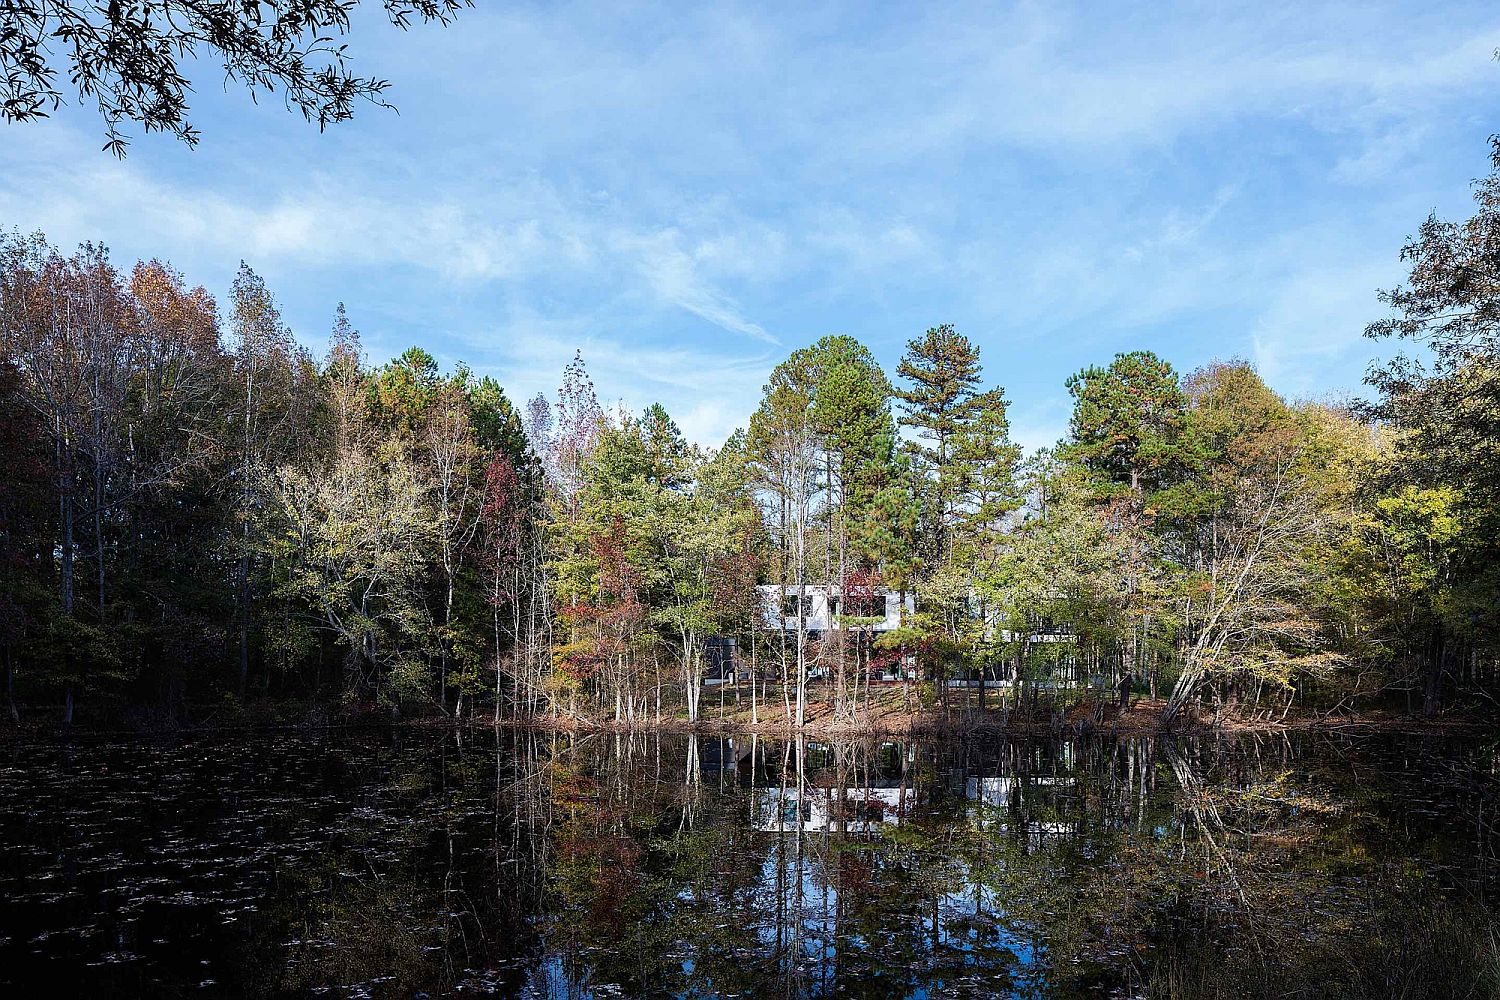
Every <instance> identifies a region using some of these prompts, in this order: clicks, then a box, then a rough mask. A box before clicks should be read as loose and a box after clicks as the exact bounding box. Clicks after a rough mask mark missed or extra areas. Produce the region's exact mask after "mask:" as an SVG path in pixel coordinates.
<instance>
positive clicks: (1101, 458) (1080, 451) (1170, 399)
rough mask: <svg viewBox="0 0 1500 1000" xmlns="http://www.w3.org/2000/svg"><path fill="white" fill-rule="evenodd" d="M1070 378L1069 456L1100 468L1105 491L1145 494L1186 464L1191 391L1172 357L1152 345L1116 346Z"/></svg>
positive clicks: (1101, 485)
mask: <svg viewBox="0 0 1500 1000" xmlns="http://www.w3.org/2000/svg"><path fill="white" fill-rule="evenodd" d="M1067 386H1068V392H1069V393H1071V394H1072V396H1073V399H1074V404H1073V423H1072V435H1073V440H1072V442H1071V443H1070V444H1069V445H1068V447H1067V449H1066V455H1065V456H1064V457H1065V458H1068V459H1071V460H1073V461H1078V462H1082V463H1083V464H1084V465H1085V466H1086V467H1087V468H1088V469H1089V470H1090V471H1092V472H1093V473H1095V474H1096V475H1097V476H1098V477H1099V479H1100V487H1101V489H1102V490H1103V491H1104V492H1105V493H1111V492H1117V491H1118V490H1119V489H1121V488H1128V489H1129V491H1130V492H1131V493H1132V494H1134V495H1135V497H1136V498H1137V499H1139V498H1141V497H1142V496H1144V495H1145V494H1146V493H1149V492H1152V491H1154V490H1159V489H1161V488H1163V487H1164V486H1167V485H1168V484H1169V483H1170V482H1171V481H1172V479H1173V478H1174V477H1175V476H1176V475H1177V474H1178V473H1180V472H1181V471H1183V469H1184V468H1185V467H1186V465H1187V463H1188V444H1189V442H1188V438H1187V436H1186V435H1185V433H1184V430H1185V424H1186V419H1187V398H1186V396H1185V395H1184V394H1183V391H1182V386H1181V385H1180V384H1179V383H1178V380H1177V373H1176V372H1175V371H1173V370H1172V366H1171V365H1170V364H1168V363H1167V362H1165V361H1163V360H1162V359H1161V358H1158V357H1157V356H1156V355H1155V354H1153V353H1151V352H1150V351H1132V352H1130V353H1129V354H1117V355H1115V359H1114V361H1112V362H1110V365H1109V367H1108V368H1099V367H1090V368H1086V369H1084V370H1083V371H1081V372H1079V373H1078V374H1076V375H1073V376H1071V377H1070V378H1069V379H1068V382H1067Z"/></svg>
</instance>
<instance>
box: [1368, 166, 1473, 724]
mask: <svg viewBox="0 0 1500 1000" xmlns="http://www.w3.org/2000/svg"><path fill="white" fill-rule="evenodd" d="M1491 144H1492V152H1491V169H1490V172H1489V173H1488V174H1487V175H1486V176H1484V177H1482V178H1480V179H1479V180H1478V181H1476V182H1475V184H1474V202H1475V206H1476V209H1475V212H1474V214H1473V216H1471V217H1470V218H1469V219H1467V220H1465V221H1463V222H1461V223H1453V222H1447V221H1443V220H1440V219H1438V218H1437V217H1436V216H1435V215H1433V216H1429V217H1428V218H1427V220H1426V221H1425V222H1424V223H1423V224H1422V227H1421V229H1420V230H1419V231H1418V233H1417V235H1416V236H1415V237H1412V238H1410V239H1408V241H1407V244H1406V246H1405V247H1403V248H1402V251H1401V259H1402V261H1403V262H1405V263H1406V264H1408V265H1409V266H1410V274H1409V276H1408V278H1407V281H1406V283H1405V284H1404V285H1400V286H1397V287H1396V288H1393V289H1389V290H1387V291H1384V292H1382V293H1381V295H1380V298H1381V301H1383V302H1384V303H1385V304H1386V305H1387V306H1389V307H1390V309H1391V310H1392V312H1393V315H1390V316H1388V317H1386V318H1383V319H1380V320H1377V321H1375V322H1373V323H1371V324H1370V325H1369V326H1368V327H1367V328H1366V330H1365V333H1366V335H1367V336H1370V337H1374V338H1386V337H1396V338H1401V339H1405V340H1410V341H1413V342H1415V343H1418V344H1420V345H1422V346H1423V347H1424V348H1425V349H1426V350H1425V351H1424V352H1423V353H1424V354H1425V355H1426V358H1425V359H1424V358H1421V357H1416V358H1414V357H1410V356H1404V355H1403V356H1398V357H1396V358H1395V359H1393V360H1392V361H1391V362H1389V363H1388V364H1386V365H1384V366H1380V367H1376V368H1373V369H1372V370H1371V372H1370V374H1369V377H1368V379H1367V381H1368V382H1369V383H1370V384H1371V385H1372V386H1374V387H1375V388H1376V389H1377V390H1378V391H1379V393H1380V400H1379V402H1378V403H1377V404H1376V405H1375V406H1374V407H1372V408H1371V415H1373V416H1374V417H1376V418H1377V419H1379V420H1380V421H1382V422H1383V423H1384V425H1385V426H1386V427H1388V428H1389V429H1390V431H1391V452H1390V455H1389V458H1388V459H1387V460H1386V461H1383V462H1382V463H1380V466H1379V468H1378V469H1377V471H1376V474H1375V476H1374V481H1373V482H1372V484H1371V485H1372V489H1371V491H1370V492H1371V496H1372V498H1373V500H1374V503H1373V511H1372V513H1373V521H1372V523H1371V524H1370V525H1369V526H1368V532H1369V537H1370V538H1371V540H1372V542H1378V544H1376V545H1375V546H1374V550H1373V552H1372V554H1374V555H1375V556H1376V557H1375V558H1374V559H1373V560H1372V563H1373V564H1374V565H1380V566H1382V567H1383V571H1382V573H1381V575H1380V576H1379V577H1377V578H1376V579H1377V580H1379V581H1380V584H1379V586H1377V587H1375V588H1374V589H1373V591H1372V592H1373V593H1380V594H1383V598H1382V600H1381V601H1380V602H1379V603H1378V604H1377V605H1375V606H1374V607H1378V608H1380V609H1382V614H1381V617H1382V618H1383V620H1384V621H1385V622H1386V623H1387V626H1386V632H1387V634H1388V635H1389V636H1390V637H1391V639H1392V641H1393V646H1394V647H1395V648H1396V649H1398V650H1400V651H1401V653H1403V654H1405V656H1407V657H1410V658H1412V659H1414V660H1415V661H1416V662H1418V663H1421V664H1422V665H1423V671H1422V673H1423V674H1424V679H1423V681H1422V686H1423V690H1424V704H1425V706H1426V708H1427V710H1428V711H1435V710H1436V708H1437V706H1438V704H1439V702H1440V700H1441V698H1442V691H1443V688H1444V686H1445V678H1446V677H1449V676H1455V675H1457V674H1458V673H1460V672H1463V671H1472V670H1474V669H1475V668H1476V667H1477V665H1478V663H1477V659H1478V657H1479V656H1481V655H1487V656H1489V657H1492V656H1493V653H1494V651H1495V644H1494V640H1493V637H1494V636H1495V635H1496V634H1500V615H1497V614H1496V612H1495V609H1496V608H1497V607H1500V572H1497V567H1500V543H1497V542H1496V539H1497V538H1500V448H1497V447H1496V442H1497V441H1500V263H1497V260H1500V254H1497V251H1500V137H1496V138H1495V139H1492V140H1491Z"/></svg>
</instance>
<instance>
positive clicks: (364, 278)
mask: <svg viewBox="0 0 1500 1000" xmlns="http://www.w3.org/2000/svg"><path fill="white" fill-rule="evenodd" d="M478 3H479V6H478V8H477V9H475V10H471V11H467V12H465V13H464V14H463V15H462V16H461V18H460V20H459V22H458V23H457V24H456V25H455V26H454V27H452V28H449V29H446V30H443V29H436V28H420V29H415V30H413V31H411V32H409V33H407V34H402V33H401V32H399V31H396V30H394V29H392V28H389V27H388V26H386V25H384V24H383V23H381V22H380V21H379V19H378V18H377V17H374V16H362V17H361V19H360V20H359V21H358V22H357V24H356V28H355V32H354V36H353V38H352V47H353V49H354V51H355V55H356V60H357V61H356V67H357V68H359V69H361V70H363V71H365V72H368V73H373V74H375V75H379V76H384V77H387V78H389V79H390V80H392V81H393V84H394V86H393V89H392V92H391V95H390V96H391V99H392V100H393V102H394V103H395V104H397V105H398V106H399V108H400V114H399V115H398V114H394V113H390V112H387V111H382V110H379V109H375V108H366V109H363V111H362V113H361V114H359V115H358V116H357V118H356V120H355V121H353V122H350V123H346V124H343V125H340V126H337V127H335V128H334V129H332V130H330V131H329V132H327V133H324V134H319V133H318V131H317V129H316V127H314V126H309V125H307V124H305V123H304V122H302V120H301V119H300V118H296V117H293V116H291V115H288V114H286V113H285V112H284V111H283V110H282V108H281V106H280V104H279V103H278V102H277V101H276V100H275V99H274V98H273V99H270V100H263V101H262V102H261V103H260V104H259V105H256V104H252V103H251V102H250V100H249V99H248V97H247V96H246V95H245V94H244V93H243V92H242V91H238V90H231V91H227V92H226V91H224V90H223V89H222V88H221V86H220V84H219V77H218V74H216V73H215V72H214V71H213V70H212V68H211V67H210V68H208V69H207V70H206V71H205V72H202V73H200V74H199V75H198V77H197V82H198V92H197V95H196V97H195V101H194V106H195V121H196V124H197V125H198V127H199V128H200V129H201V130H202V132H203V141H202V144H201V146H200V147H199V148H198V149H196V150H189V149H187V148H186V147H183V146H182V145H181V144H179V143H176V142H174V141H172V140H170V139H167V138H163V137H160V136H137V137H136V141H135V143H134V145H133V147H132V150H131V153H130V156H129V158H128V159H127V160H125V161H124V162H123V163H120V162H116V161H115V160H114V159H113V158H111V157H110V156H108V155H107V154H104V153H101V152H99V147H100V145H101V143H102V132H103V129H102V127H101V125H100V124H99V123H98V121H97V119H96V118H94V117H92V116H91V115H90V114H88V113H87V112H86V110H85V109H81V108H76V107H75V108H70V109H64V111H63V112H62V113H60V114H59V115H58V116H57V117H56V118H54V119H53V120H52V121H51V122H49V123H47V124H44V125H26V126H21V125H0V225H3V226H7V227H9V226H17V227H20V228H22V229H27V230H29V229H36V228H40V229H42V230H44V231H45V232H46V233H47V234H48V235H49V236H50V237H51V238H52V239H53V240H54V241H55V242H57V243H60V244H63V245H65V246H66V245H71V244H74V243H77V242H79V241H81V240H85V239H95V240H102V241H103V242H105V243H107V244H108V245H109V246H110V247H111V248H112V249H113V250H114V251H115V254H116V257H117V259H118V260H119V261H120V262H121V263H122V264H128V262H129V261H130V260H133V259H134V258H136V257H150V256H159V257H163V258H165V259H168V260H170V261H171V262H172V263H174V264H175V265H177V266H178V267H179V268H181V269H183V270H184V271H186V272H187V274H188V275H189V277H190V278H191V279H192V280H194V281H197V282H202V283H203V284H205V285H207V286H208V287H209V289H210V290H212V291H214V292H215V293H216V294H218V295H220V296H221V297H222V295H223V293H224V292H225V291H226V290H227V288H228V285H229V282H230V280H231V278H232V276H233V273H234V269H235V267H236V265H237V264H238V262H239V260H240V259H241V258H242V257H243V258H244V259H245V260H246V261H248V262H249V263H250V265H251V266H252V267H254V268H255V269H256V270H257V271H259V272H260V273H261V274H262V275H264V276H265V278H266V280H267V282H268V283H269V284H270V286H271V288H272V289H273V291H274V292H275V293H276V295H277V297H278V298H279V300H280V301H281V303H282V305H283V309H284V312H285V315H286V317H287V319H288V320H289V322H290V323H291V325H292V326H293V328H294V330H295V331H296V333H297V334H298V336H299V337H300V338H301V339H302V340H303V341H304V342H306V343H308V344H309V345H311V346H313V347H314V349H316V350H318V351H320V352H321V350H322V348H323V346H324V344H325V343H326V334H327V331H328V327H329V324H330V322H331V320H332V317H333V310H334V306H335V304H336V303H337V302H339V301H343V302H345V303H346V304H347V306H348V309H349V314H350V317H351V318H352V320H353V321H354V323H355V325H356V326H358V327H359V329H360V330H361V332H362V334H363V336H364V338H365V343H366V346H367V348H368V349H369V351H370V354H371V356H372V359H374V360H375V361H383V360H385V359H386V358H389V357H390V356H391V355H393V354H395V353H398V352H399V351H400V350H401V349H403V348H404V347H406V346H408V345H410V344H413V343H420V344H422V345H424V346H426V347H428V348H429V349H430V350H431V351H432V352H433V353H434V354H436V355H437V356H438V357H439V359H440V360H441V361H442V362H443V363H444V365H445V366H451V365H452V364H453V363H454V362H456V361H459V360H464V361H467V362H468V363H469V364H470V365H471V367H473V368H474V369H475V370H476V371H479V372H483V373H489V374H493V375H495V376H496V377H497V378H498V379H499V380H500V381H501V382H502V384H504V385H505V386H506V388H507V390H508V391H510V393H511V394H512V396H513V397H515V398H517V399H521V398H525V397H528V396H530V395H532V394H534V393H536V392H538V391H542V392H546V393H548V394H549V396H550V395H552V394H553V393H554V391H555V387H556V385H557V381H558V378H559V375H560V373H561V369H562V367H563V365H564V364H565V363H566V362H567V361H568V359H570V358H571V357H572V354H573V351H574V349H575V348H577V349H581V350H582V351H583V355H584V358H585V360H586V362H587V363H588V365H589V368H590V370H591V371H592V373H593V375H594V378H595V381H596V383H597V385H598V387H599V391H600V395H601V397H602V398H603V399H604V400H605V402H606V403H612V402H621V403H623V404H625V405H627V406H629V407H630V408H632V409H639V408H641V407H643V406H645V405H646V404H648V403H650V402H653V401H658V400H659V401H661V402H662V403H664V404H665V405H666V406H667V408H668V409H669V411H670V412H671V413H672V414H673V415H674V416H675V417H677V418H678V421H679V423H680V424H681V425H682V426H683V428H684V430H686V431H687V432H688V433H689V435H690V436H692V437H694V438H695V439H697V440H699V441H702V442H704V443H708V444H714V443H717V442H718V441H719V440H721V439H722V437H723V436H724V435H725V434H726V433H727V432H728V431H730V430H731V429H733V428H734V427H735V426H737V425H740V424H743V423H744V422H745V420H746V419H747V418H748V415H749V413H750V411H751V410H752V409H753V408H754V406H755V404H756V401H757V399H758V397H759V394H760V387H761V385H762V384H763V382H764V380H765V377H766V375H767V373H768V372H769V371H770V369H771V368H772V367H773V366H774V365H775V364H776V362H778V361H779V360H780V359H781V358H783V357H785V356H786V354H788V353H789V352H790V351H792V350H794V349H795V348H797V347H800V346H803V345H805V344H807V343H809V342H811V341H813V340H815V339H816V338H817V337H819V336H822V335H824V334H828V333H847V334H851V335H853V336H856V337H858V338H860V339H861V340H863V341H864V342H865V343H867V344H868V345H869V346H870V347H871V348H872V349H873V350H874V351H875V353H876V355H877V356H878V357H879V358H880V359H881V361H882V362H883V363H885V364H886V365H887V366H888V367H889V368H894V365H895V363H896V361H897V359H898V358H899V357H900V355H901V352H902V349H903V346H904V344H905V341H906V340H907V339H909V338H911V337H914V336H917V335H920V333H921V332H922V331H923V330H924V329H925V328H926V327H928V326H932V325H935V324H938V323H944V322H947V323H953V324H955V325H956V326H957V327H958V328H959V329H960V330H962V331H963V332H965V333H966V334H968V335H969V336H970V337H971V338H972V339H973V340H975V341H976V342H977V343H978V344H979V345H980V346H981V348H982V350H983V352H984V359H985V364H986V373H987V375H988V377H989V378H990V379H991V380H992V381H993V382H995V383H998V384H1000V385H1002V386H1004V387H1005V389H1006V390H1007V392H1008V394H1009V396H1010V398H1011V400H1012V423H1013V425H1014V429H1015V433H1016V436H1017V437H1018V439H1019V440H1021V441H1022V442H1023V443H1025V444H1027V445H1029V446H1037V445H1042V444H1047V443H1050V442H1051V441H1052V440H1054V439H1056V438H1057V437H1058V436H1059V435H1061V434H1062V433H1063V432H1064V431H1065V429H1066V425H1067V416H1068V412H1069V401H1068V398H1067V395H1066V392H1065V391H1064V389H1063V380H1064V379H1065V378H1066V377H1067V376H1068V375H1069V374H1070V373H1072V372H1073V371H1076V370H1077V369H1079V368H1080V367H1083V366H1085V365H1088V364H1091V363H1095V362H1098V363H1104V362H1107V361H1108V360H1109V358H1110V357H1112V356H1113V354H1114V353H1115V352H1117V351H1125V350H1133V349H1137V348H1149V349H1152V350H1155V351H1157V352H1158V353H1160V354H1162V355H1164V356H1165V357H1167V358H1168V359H1169V360H1171V361H1172V362H1173V363H1174V364H1175V365H1176V366H1177V367H1178V368H1179V369H1181V370H1184V371H1186V370H1189V369H1191V368H1193V367H1196V366H1197V365H1200V364H1202V363H1204V362H1206V361H1209V360H1212V359H1214V358H1229V357H1242V358H1248V359H1250V360H1252V361H1254V362H1255V363H1256V364H1257V365H1258V366H1259V367H1260V368H1261V370H1262V372H1263V374H1265V375H1266V377H1267V378H1268V380H1269V381H1270V382H1271V383H1272V385H1274V386H1275V387H1276V388H1278V389H1279V390H1281V391H1282V392H1284V393H1286V394H1288V395H1290V396H1293V397H1298V398H1303V397H1310V396H1311V397H1328V396H1333V397H1337V396H1342V395H1346V394H1348V393H1351V392H1357V391H1359V389H1360V380H1361V378H1362V376H1363V374H1364V371H1365V369H1366V367H1367V365H1368V363H1369V361H1370V359H1371V358H1372V357H1373V356H1375V355H1376V354H1377V352H1382V351H1388V350H1389V348H1388V347H1384V346H1382V345H1378V344H1374V343H1372V342H1370V341H1367V340H1364V339H1363V338H1362V337H1361V335H1360V334H1361V330H1362V328H1363V326H1364V324H1365V323H1366V322H1368V321H1369V320H1370V319H1372V318H1374V317H1375V316H1378V315H1379V314H1380V307H1379V305H1378V303H1377V301H1376V299H1375V295H1374V291H1375V289H1377V288H1379V287H1383V286H1388V285H1390V284H1392V283H1394V282H1396V281H1397V280H1399V278H1400V276H1401V274H1402V271H1401V266H1400V263H1399V260H1398V252H1399V250H1400V247H1401V244H1402V241H1403V239H1404V237H1405V236H1406V235H1407V234H1409V233H1411V232H1412V231H1413V230H1415V228H1416V227H1417V226H1418V225H1419V224H1420V222H1421V220H1422V219H1423V218H1424V217H1425V215H1426V214H1427V213H1428V212H1429V211H1432V210H1434V209H1436V210H1437V211H1438V212H1439V214H1442V215H1446V216H1450V217H1453V216H1461V215H1463V214H1466V213H1467V207H1468V191H1469V182H1470V180H1471V179H1472V178H1473V177H1475V176H1476V175H1478V174H1480V173H1482V172H1484V170H1485V169H1486V166H1487V160H1486V156H1487V138H1488V136H1489V135H1490V134H1491V133H1492V132H1495V131H1500V115H1496V114H1495V113H1494V108H1495V106H1496V97H1497V96H1500V64H1497V63H1496V62H1495V61H1494V57H1493V54H1494V52H1495V50H1496V49H1497V48H1500V11H1497V10H1495V9H1493V6H1492V5H1484V4H1474V5H1458V4H1444V5H1441V9H1438V5H1431V4H1417V3H1412V4H1402V5H1383V6H1382V5H1371V4H1360V5H1357V6H1355V5H1349V6H1327V7H1312V6H1309V5H1305V4H1296V5H1285V6H1278V5H1275V4H1253V5H1249V4H1247V5H1245V10H1243V11H1241V12H1235V11H1233V10H1230V9H1228V7H1227V5H1222V4H1203V5H1184V6H1176V5H1164V4H1156V5H1149V9H1146V5H1140V6H1141V7H1142V10H1141V11H1139V12H1131V11H1129V10H1127V9H1126V7H1127V5H1122V4H1104V3H1100V4H1096V5H1078V6H1069V5H1065V4H1022V5H1018V6H1013V7H1000V6H998V5H973V6H968V5H943V4H925V5H914V4H892V5H889V6H882V5H874V4H849V5H825V4H779V3H778V4H770V5H767V4H757V5H746V6H734V5H722V6H720V5H716V6H713V7H711V8H694V7H689V6H687V5H663V6H653V5H626V4H618V3H608V4H586V3H578V4H548V5H545V6H544V5H531V4H500V3H494V2H489V0H478Z"/></svg>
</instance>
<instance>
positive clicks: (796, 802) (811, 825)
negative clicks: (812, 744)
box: [751, 786, 911, 833]
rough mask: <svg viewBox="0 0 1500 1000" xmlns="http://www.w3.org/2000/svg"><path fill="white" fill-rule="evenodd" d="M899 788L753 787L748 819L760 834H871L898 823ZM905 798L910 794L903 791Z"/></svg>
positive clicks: (899, 817) (899, 808)
mask: <svg viewBox="0 0 1500 1000" xmlns="http://www.w3.org/2000/svg"><path fill="white" fill-rule="evenodd" d="M901 794H902V789H901V788H900V787H899V786H898V787H892V788H843V789H838V788H809V789H805V790H803V791H802V792H801V793H798V791H797V790H796V789H795V788H757V789H756V790H755V798H754V800H753V801H752V804H751V820H752V821H753V822H754V824H755V828H756V829H757V830H760V831H761V832H763V833H791V832H794V831H796V830H799V829H800V830H802V831H803V832H804V833H816V832H820V831H825V830H834V831H842V832H844V833H873V832H875V831H876V830H878V829H879V828H880V827H881V826H882V825H887V826H894V825H896V824H898V823H900V822H901ZM907 795H908V797H909V796H910V795H911V792H910V791H909V790H908V791H907Z"/></svg>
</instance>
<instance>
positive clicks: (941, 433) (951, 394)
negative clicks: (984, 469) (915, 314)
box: [896, 324, 983, 557]
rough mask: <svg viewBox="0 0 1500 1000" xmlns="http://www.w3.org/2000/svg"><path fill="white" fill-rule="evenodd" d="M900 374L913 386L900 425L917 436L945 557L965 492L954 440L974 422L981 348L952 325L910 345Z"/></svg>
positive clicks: (903, 398) (915, 450) (936, 546)
mask: <svg viewBox="0 0 1500 1000" xmlns="http://www.w3.org/2000/svg"><path fill="white" fill-rule="evenodd" d="M896 374H897V375H899V376H900V377H901V378H902V379H904V380H906V382H908V383H909V385H910V387H909V388H907V389H904V390H897V391H896V398H897V399H898V400H899V401H900V403H901V410H902V417H901V421H900V422H901V426H903V427H911V428H913V429H914V430H915V431H916V432H917V436H916V440H914V441H911V442H909V443H908V445H907V450H908V451H909V452H910V453H911V454H912V456H913V457H914V458H915V459H916V461H917V465H918V472H919V473H920V474H922V475H924V476H925V477H926V479H927V481H928V483H927V485H928V489H929V491H930V501H931V505H932V507H933V511H932V518H931V520H932V523H931V525H930V534H931V535H932V536H933V537H932V538H931V542H932V549H933V554H934V555H936V556H938V557H941V556H943V555H944V554H946V553H947V551H948V549H949V545H950V540H949V534H950V532H951V530H952V527H953V524H954V521H955V517H956V514H955V512H956V509H957V506H958V500H959V493H960V491H961V490H962V479H963V476H962V468H961V463H958V462H955V460H954V440H955V438H956V437H958V436H959V435H960V434H961V433H962V432H963V429H964V426H965V424H966V423H967V422H968V421H969V420H970V419H971V417H972V415H973V413H974V410H975V407H976V406H977V405H978V404H977V402H976V401H977V398H978V396H979V395H980V390H979V386H980V384H981V382H982V376H983V368H982V366H981V365H980V363H979V349H978V348H977V347H975V346H974V345H973V344H971V343H970V342H969V339H968V338H967V337H965V336H964V335H963V334H961V333H959V332H958V331H957V330H955V329H953V327H952V326H950V325H948V324H944V325H942V326H936V327H933V328H932V329H930V330H928V331H927V333H926V334H925V335H924V336H923V337H922V339H920V340H912V341H909V342H908V343H907V345H906V354H905V356H904V357H902V359H901V363H900V364H899V365H898V366H897V367H896Z"/></svg>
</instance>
